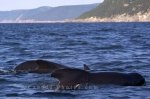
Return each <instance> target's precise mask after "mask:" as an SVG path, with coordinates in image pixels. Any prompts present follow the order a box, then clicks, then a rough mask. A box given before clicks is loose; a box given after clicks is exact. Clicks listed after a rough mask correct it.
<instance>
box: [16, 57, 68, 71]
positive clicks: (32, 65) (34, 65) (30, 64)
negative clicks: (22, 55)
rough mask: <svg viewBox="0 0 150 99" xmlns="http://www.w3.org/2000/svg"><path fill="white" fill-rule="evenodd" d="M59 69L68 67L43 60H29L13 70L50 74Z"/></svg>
mask: <svg viewBox="0 0 150 99" xmlns="http://www.w3.org/2000/svg"><path fill="white" fill-rule="evenodd" d="M61 68H69V67H67V66H64V65H61V64H57V63H54V62H49V61H45V60H30V61H26V62H23V63H21V64H19V65H17V66H16V67H15V69H14V70H15V71H17V72H29V73H51V72H52V71H55V70H57V69H61Z"/></svg>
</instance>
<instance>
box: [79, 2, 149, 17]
mask: <svg viewBox="0 0 150 99" xmlns="http://www.w3.org/2000/svg"><path fill="white" fill-rule="evenodd" d="M148 10H150V0H104V2H103V3H101V4H99V5H98V6H97V7H96V8H94V9H92V10H90V11H88V12H85V13H83V14H82V15H81V16H79V17H78V18H79V19H84V18H89V17H99V18H107V17H112V16H115V15H120V14H128V15H134V14H137V13H138V12H141V13H145V12H147V11H148Z"/></svg>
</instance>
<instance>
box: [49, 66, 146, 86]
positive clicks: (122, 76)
mask: <svg viewBox="0 0 150 99" xmlns="http://www.w3.org/2000/svg"><path fill="white" fill-rule="evenodd" d="M51 77H54V78H56V79H58V80H59V86H64V87H65V86H67V87H68V86H71V87H72V86H76V85H78V84H96V85H107V84H111V85H120V86H142V85H144V84H145V79H144V77H143V76H142V75H140V74H138V73H120V72H97V73H91V72H88V71H85V70H81V69H71V68H68V69H59V70H56V71H54V72H53V73H52V74H51Z"/></svg>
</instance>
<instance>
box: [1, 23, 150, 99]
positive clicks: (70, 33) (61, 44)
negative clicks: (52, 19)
mask: <svg viewBox="0 0 150 99" xmlns="http://www.w3.org/2000/svg"><path fill="white" fill-rule="evenodd" d="M32 59H45V60H49V61H53V62H56V63H60V64H64V65H67V66H70V67H77V68H82V65H83V64H88V65H89V67H90V68H91V69H93V70H99V71H119V72H138V73H141V74H142V75H143V76H144V77H145V78H146V82H147V84H146V85H145V86H140V87H131V86H130V87H123V86H92V87H90V88H88V89H82V90H63V91H57V90H54V88H52V85H54V84H55V80H54V79H52V78H50V74H15V73H11V72H10V70H12V69H13V68H14V67H15V66H16V65H17V64H19V63H21V62H24V61H27V60H32ZM149 72H150V23H54V24H0V97H1V98H5V99H7V98H8V99H9V98H10V99H13V98H14V99H16V98H18V99H20V98H33V99H34V98H36V99H38V98H39V99H40V98H43V99H47V98H60V99H63V98H64V99H66V98H69V99H70V98H77V99H80V98H89V99H91V98H95V99H120V98H121V99H128V98H130V99H133V98H134V99H150V96H149V92H150V73H149Z"/></svg>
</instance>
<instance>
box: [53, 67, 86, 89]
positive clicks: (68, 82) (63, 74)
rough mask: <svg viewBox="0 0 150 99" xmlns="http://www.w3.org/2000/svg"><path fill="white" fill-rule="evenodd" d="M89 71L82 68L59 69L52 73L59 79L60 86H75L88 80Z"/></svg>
mask: <svg viewBox="0 0 150 99" xmlns="http://www.w3.org/2000/svg"><path fill="white" fill-rule="evenodd" d="M88 75H89V73H88V72H87V71H85V70H81V69H73V68H69V69H59V70H56V71H54V72H53V73H52V74H51V77H54V78H57V79H58V80H59V84H60V86H75V85H77V84H83V83H87V82H88Z"/></svg>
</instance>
